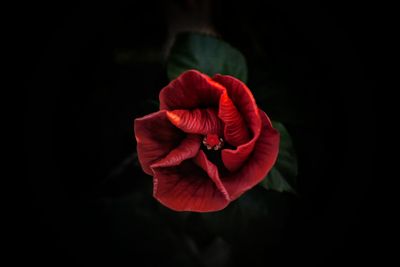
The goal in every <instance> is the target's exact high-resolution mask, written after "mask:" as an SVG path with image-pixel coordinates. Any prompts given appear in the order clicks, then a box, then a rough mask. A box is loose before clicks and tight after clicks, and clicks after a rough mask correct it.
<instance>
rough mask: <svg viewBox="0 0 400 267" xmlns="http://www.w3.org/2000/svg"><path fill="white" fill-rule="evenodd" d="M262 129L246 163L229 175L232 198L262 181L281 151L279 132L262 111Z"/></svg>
mask: <svg viewBox="0 0 400 267" xmlns="http://www.w3.org/2000/svg"><path fill="white" fill-rule="evenodd" d="M260 115H261V120H262V129H261V134H260V137H259V138H258V140H257V142H256V143H255V145H254V151H253V152H252V153H251V155H250V156H249V158H248V159H247V161H246V164H244V165H243V167H242V168H241V169H240V170H239V171H237V172H233V173H231V174H230V175H228V176H227V177H224V180H223V182H224V185H225V188H226V189H227V191H228V193H229V195H230V197H231V199H232V200H234V199H236V198H238V197H239V196H240V195H241V194H243V193H244V192H245V191H247V190H249V189H250V188H252V187H254V186H255V185H257V184H258V183H259V182H261V181H262V180H263V179H264V178H265V176H266V175H267V174H268V172H269V171H270V170H271V169H272V167H273V166H274V164H275V161H276V159H277V157H278V152H279V139H280V136H279V132H278V131H276V130H275V129H274V128H272V124H271V121H270V120H269V118H268V117H267V115H266V114H265V113H264V112H261V113H260Z"/></svg>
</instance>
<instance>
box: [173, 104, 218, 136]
mask: <svg viewBox="0 0 400 267" xmlns="http://www.w3.org/2000/svg"><path fill="white" fill-rule="evenodd" d="M167 117H168V119H169V120H170V122H171V123H172V124H173V125H175V126H176V127H178V128H179V129H181V130H182V131H184V132H186V133H192V134H202V135H206V134H208V133H215V134H217V135H219V136H221V135H222V129H223V125H222V121H221V120H220V119H219V118H218V116H217V111H216V110H214V109H212V108H206V109H194V110H173V111H167Z"/></svg>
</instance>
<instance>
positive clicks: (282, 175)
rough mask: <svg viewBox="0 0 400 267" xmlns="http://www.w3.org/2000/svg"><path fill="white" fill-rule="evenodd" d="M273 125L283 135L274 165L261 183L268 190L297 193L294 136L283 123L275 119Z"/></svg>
mask: <svg viewBox="0 0 400 267" xmlns="http://www.w3.org/2000/svg"><path fill="white" fill-rule="evenodd" d="M272 125H273V126H274V128H275V129H277V130H278V131H279V133H280V135H281V140H280V143H279V154H278V159H277V160H276V163H275V165H274V167H273V168H272V169H271V171H270V172H269V173H268V175H267V177H266V178H265V179H264V180H263V181H262V182H261V183H260V185H261V186H262V187H264V188H266V189H268V190H274V191H278V192H290V193H296V191H295V190H294V187H295V185H296V177H297V169H298V166H297V157H296V153H295V151H294V148H293V144H292V138H291V137H290V135H289V132H288V131H287V130H286V128H285V126H284V125H283V124H282V123H280V122H276V121H273V122H272Z"/></svg>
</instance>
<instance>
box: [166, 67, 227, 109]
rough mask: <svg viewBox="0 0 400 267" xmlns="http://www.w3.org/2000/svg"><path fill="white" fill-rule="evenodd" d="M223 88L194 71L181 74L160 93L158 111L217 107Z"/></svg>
mask: <svg viewBox="0 0 400 267" xmlns="http://www.w3.org/2000/svg"><path fill="white" fill-rule="evenodd" d="M224 91H225V88H224V87H223V86H222V85H221V84H219V83H217V82H215V81H213V80H212V79H211V78H210V77H208V76H207V75H205V74H202V73H200V72H198V71H196V70H189V71H186V72H184V73H182V74H181V75H180V76H179V77H178V78H177V79H175V80H173V81H172V82H171V83H170V84H169V85H167V86H166V87H164V88H163V89H162V90H161V92H160V109H161V110H162V109H166V110H174V109H188V110H190V109H195V108H200V107H212V106H215V107H216V106H218V102H219V98H220V96H221V94H222V93H223V92H224Z"/></svg>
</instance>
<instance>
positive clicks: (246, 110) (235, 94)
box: [213, 74, 261, 135]
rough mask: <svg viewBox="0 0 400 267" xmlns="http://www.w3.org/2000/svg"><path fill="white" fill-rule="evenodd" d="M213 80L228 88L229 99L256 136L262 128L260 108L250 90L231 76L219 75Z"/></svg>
mask: <svg viewBox="0 0 400 267" xmlns="http://www.w3.org/2000/svg"><path fill="white" fill-rule="evenodd" d="M213 79H214V80H215V81H216V82H218V83H219V84H221V85H223V86H224V87H225V88H226V91H227V93H228V96H229V98H230V99H231V100H232V102H233V104H234V106H235V107H236V108H237V109H238V111H239V113H240V114H241V115H242V117H243V119H244V121H245V123H246V125H247V127H248V128H249V129H250V130H251V133H252V134H253V135H254V134H256V132H257V131H258V129H259V128H260V127H261V120H260V115H259V114H258V107H257V104H256V101H255V99H254V96H253V94H252V93H251V91H250V89H249V88H247V86H246V85H245V84H244V83H243V82H241V81H240V80H238V79H236V78H234V77H232V76H229V75H220V74H217V75H215V76H214V77H213Z"/></svg>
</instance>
